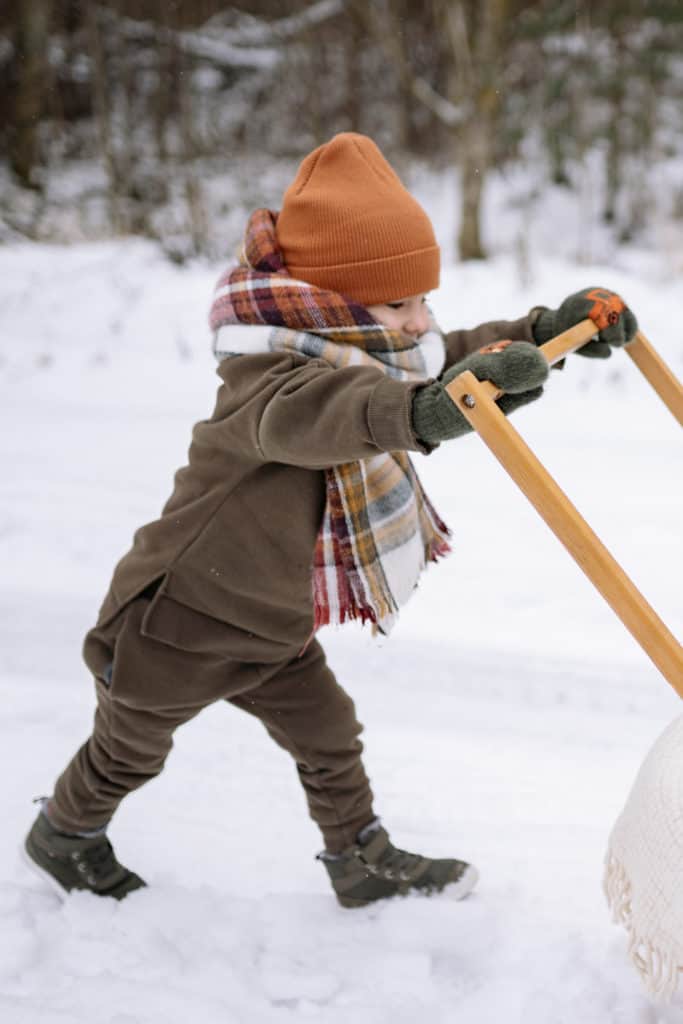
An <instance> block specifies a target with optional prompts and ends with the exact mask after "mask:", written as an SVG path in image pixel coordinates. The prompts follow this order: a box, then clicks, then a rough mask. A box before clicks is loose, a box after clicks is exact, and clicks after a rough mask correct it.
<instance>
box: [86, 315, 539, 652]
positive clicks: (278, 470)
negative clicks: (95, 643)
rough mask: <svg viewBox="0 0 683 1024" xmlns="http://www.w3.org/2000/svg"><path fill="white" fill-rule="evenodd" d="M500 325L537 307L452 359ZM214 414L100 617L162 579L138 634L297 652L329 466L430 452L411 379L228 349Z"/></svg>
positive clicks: (200, 428) (456, 336)
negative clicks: (415, 420) (416, 428)
mask: <svg viewBox="0 0 683 1024" xmlns="http://www.w3.org/2000/svg"><path fill="white" fill-rule="evenodd" d="M501 338H511V339H513V340H519V341H530V342H533V336H532V333H531V320H530V319H529V318H528V317H524V318H523V319H521V320H516V321H512V322H510V321H495V322H492V323H487V324H483V325H482V326H480V327H477V328H475V329H474V330H470V331H454V332H452V333H450V334H448V335H446V338H445V340H446V351H447V357H446V366H447V367H448V366H451V365H452V364H453V363H455V362H457V361H458V360H459V359H462V357H463V356H465V355H467V354H468V353H469V352H472V351H474V350H476V349H478V348H480V347H481V346H482V345H487V344H490V343H491V342H493V341H497V340H499V339H501ZM218 374H219V376H220V377H221V379H222V384H221V386H220V387H219V390H218V395H217V399H216V407H215V409H214V412H213V415H212V416H211V418H210V419H208V420H203V421H202V422H200V423H198V424H197V425H196V426H195V428H194V431H193V434H192V443H191V446H190V451H189V459H188V465H187V466H184V467H183V468H182V469H180V470H179V471H178V472H177V473H176V477H175V487H174V490H173V493H172V495H171V497H170V498H169V500H168V502H167V503H166V505H165V506H164V509H163V511H162V514H161V517H160V518H159V519H157V520H155V521H154V522H152V523H148V524H147V525H145V526H143V527H141V528H140V529H139V530H138V531H137V532H136V534H135V538H134V541H133V546H132V548H131V549H130V551H129V552H128V553H127V554H126V555H124V557H123V558H122V559H121V561H120V562H119V563H118V565H117V566H116V569H115V571H114V575H113V579H112V583H111V587H110V590H109V592H108V594H107V596H106V598H105V601H104V604H103V605H102V608H101V610H100V615H99V619H98V625H100V626H102V625H104V624H106V623H107V622H108V621H110V620H111V619H112V618H113V616H114V615H115V614H116V613H117V612H118V611H119V610H120V609H121V608H122V607H124V606H125V605H126V604H127V603H128V602H129V601H130V600H131V599H132V598H133V597H135V596H136V595H137V594H139V593H140V592H141V591H142V590H144V589H146V588H147V587H148V586H149V585H150V584H152V583H155V582H158V581H160V585H159V588H158V590H157V592H156V595H155V597H154V599H153V601H152V602H151V603H150V605H149V608H148V610H147V613H146V615H145V618H144V620H143V623H142V627H141V629H142V633H143V635H145V636H150V637H153V638H154V639H157V640H160V641H162V642H164V643H167V644H170V645H171V646H174V647H177V648H179V649H181V650H185V651H197V652H203V653H215V654H216V655H221V654H222V655H225V656H228V657H230V658H231V659H237V660H243V661H246V662H259V663H266V664H268V663H275V662H281V661H285V660H287V659H288V658H291V657H294V656H295V655H296V654H297V653H298V652H299V651H300V650H301V648H302V647H303V646H304V644H305V643H306V641H307V640H308V638H309V636H310V633H311V629H312V622H313V602H312V590H311V563H312V558H313V550H314V547H315V541H316V537H317V534H318V530H319V528H320V523H321V519H322V513H323V508H324V503H325V480H324V474H323V473H322V472H321V471H322V470H323V469H325V468H326V467H328V466H331V465H335V464H338V463H343V462H350V461H352V460H354V459H364V458H369V457H371V456H373V455H376V454H377V453H378V452H380V451H389V452H390V451H424V450H425V449H424V448H423V447H422V445H421V444H420V442H419V441H418V439H417V438H416V436H415V434H414V432H413V428H412V422H411V405H412V398H413V392H414V391H415V389H416V388H417V387H420V386H422V384H423V383H424V382H421V384H414V383H403V382H399V381H396V380H393V379H392V378H390V377H387V376H386V375H385V374H384V373H382V371H381V370H379V369H375V368H374V367H365V366H363V367H359V366H354V367H348V368H345V369H333V368H332V367H330V366H329V365H328V364H327V363H325V362H323V361H322V360H319V359H307V358H306V357H304V356H300V355H298V354H296V353H282V352H277V353H267V354H262V355H255V356H249V355H243V356H237V357H235V358H232V359H226V360H224V361H223V362H222V363H221V364H220V365H219V367H218Z"/></svg>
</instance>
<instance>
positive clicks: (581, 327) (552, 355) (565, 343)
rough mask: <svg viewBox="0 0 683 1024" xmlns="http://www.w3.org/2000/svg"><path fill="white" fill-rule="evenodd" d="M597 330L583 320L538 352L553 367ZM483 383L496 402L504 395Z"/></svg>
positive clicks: (499, 389) (500, 389) (492, 384)
mask: <svg viewBox="0 0 683 1024" xmlns="http://www.w3.org/2000/svg"><path fill="white" fill-rule="evenodd" d="M597 330H598V329H597V327H596V326H595V324H594V323H593V321H592V320H582V321H581V323H578V324H575V325H574V326H573V327H570V328H569V330H568V331H563V332H562V334H558V335H556V336H555V337H554V338H551V339H550V341H546V343H545V345H540V346H539V349H538V351H539V352H542V353H543V355H544V356H545V358H546V360H547V361H548V363H549V364H550V366H553V365H554V364H555V363H559V361H560V359H564V357H565V356H567V355H569V353H570V352H575V351H576V349H577V348H581V346H582V345H585V344H586V342H587V341H590V339H591V338H592V337H593V335H595V334H597ZM481 383H482V384H483V387H484V391H485V393H486V394H487V395H488V396H489V398H492V399H493V400H494V401H495V399H496V398H500V396H501V395H502V394H504V391H503V390H502V388H499V387H496V385H495V384H494V383H493V381H490V380H485V381H481Z"/></svg>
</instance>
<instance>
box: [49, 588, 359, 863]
mask: <svg viewBox="0 0 683 1024" xmlns="http://www.w3.org/2000/svg"><path fill="white" fill-rule="evenodd" d="M146 607H147V600H146V599H145V598H138V599H136V600H134V601H132V602H131V603H130V604H129V605H127V606H126V607H125V609H124V610H123V611H122V612H121V613H120V614H119V615H118V616H117V617H116V619H115V620H114V622H113V623H111V624H110V625H108V626H107V627H106V628H104V629H98V628H95V629H94V630H91V632H90V633H89V634H88V636H87V637H86V642H85V648H84V656H85V660H86V663H87V664H88V667H89V668H90V670H91V671H92V673H93V675H94V676H95V682H96V688H97V710H96V712H95V724H94V729H93V733H92V735H91V736H90V738H89V739H88V740H87V742H86V743H84V744H83V746H82V747H81V748H80V750H78V752H77V753H76V755H75V756H74V758H73V759H72V761H71V762H70V763H69V765H68V766H67V767H66V769H65V771H64V772H63V773H62V775H61V776H60V777H59V779H58V780H57V783H56V785H55V790H54V794H53V796H52V798H51V800H50V805H49V813H50V819H51V820H52V821H53V822H54V824H55V825H56V827H57V828H60V829H62V830H63V831H65V832H82V831H90V830H94V829H97V828H100V827H102V826H103V825H105V824H106V823H107V822H108V821H109V819H110V818H111V816H112V815H113V813H114V811H115V810H116V808H117V807H118V805H119V803H120V802H121V800H122V799H123V798H124V797H125V796H126V795H127V794H128V793H130V792H132V791H133V790H134V789H137V788H138V787H139V786H142V785H143V784H144V783H145V782H147V781H148V780H149V779H152V778H154V777H155V776H156V775H158V774H159V772H161V770H162V768H163V766H164V761H165V759H166V756H167V754H168V753H169V751H170V749H171V746H172V744H173V733H174V731H175V730H176V729H177V728H178V726H180V725H183V723H185V722H187V721H189V720H190V719H191V718H193V717H194V716H195V715H196V714H198V713H199V712H200V711H201V710H202V708H204V707H206V706H207V705H209V704H211V703H213V702H215V701H217V700H227V701H229V703H231V704H233V705H235V707H238V708H240V709H241V710H242V711H247V712H249V714H252V715H255V716H256V717H257V718H259V719H260V720H261V721H262V722H263V724H264V726H265V728H266V729H267V731H268V733H269V734H270V736H271V737H272V738H273V739H274V740H275V742H276V743H278V744H279V745H280V746H281V747H283V748H284V749H285V750H286V751H288V752H289V753H290V754H291V755H292V757H293V758H294V760H295V762H296V767H297V771H298V774H299V778H300V780H301V784H302V786H303V788H304V792H305V794H306V799H307V801H308V807H309V811H310V815H311V817H312V818H313V820H314V821H315V822H316V823H317V825H318V826H319V828H320V830H321V832H322V834H323V838H324V841H325V846H326V848H327V849H328V850H329V851H331V852H335V853H336V852H339V851H340V850H342V849H344V847H346V846H348V845H349V844H351V843H353V841H354V839H355V837H356V834H357V832H358V830H359V829H360V828H362V827H363V826H364V825H366V824H368V822H369V821H371V820H372V818H373V817H374V814H373V810H372V793H371V791H370V786H369V783H368V779H367V776H366V774H365V770H364V768H363V764H362V761H361V752H362V749H363V747H362V744H361V742H360V740H359V738H358V737H359V734H360V732H361V730H362V726H361V725H360V723H359V722H358V720H357V719H356V714H355V709H354V705H353V701H352V700H351V698H350V697H349V696H348V694H346V693H345V692H344V690H343V689H342V688H341V686H340V685H339V684H338V683H337V681H336V679H335V677H334V675H333V673H332V672H331V670H330V669H329V668H328V666H327V664H326V661H325V655H324V652H323V650H322V648H321V646H320V645H319V644H318V643H317V642H315V641H314V642H313V643H311V644H310V646H309V647H308V649H307V650H306V652H305V654H304V655H303V656H302V657H300V658H299V657H296V658H293V659H292V660H290V661H287V662H284V663H282V664H279V665H267V666H264V665H245V664H244V663H239V662H230V661H227V660H226V659H225V657H222V656H221V657H219V656H216V655H212V654H210V653H202V654H198V653H195V652H188V651H183V650H180V649H178V648H176V647H173V646H170V645H169V644H165V643H161V642H160V641H158V640H154V639H152V638H150V637H146V636H143V635H141V633H140V622H141V620H142V616H143V614H144V611H145V609H146Z"/></svg>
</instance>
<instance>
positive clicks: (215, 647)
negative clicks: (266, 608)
mask: <svg viewBox="0 0 683 1024" xmlns="http://www.w3.org/2000/svg"><path fill="white" fill-rule="evenodd" d="M168 582H169V576H168V575H167V576H166V577H165V578H164V579H163V581H162V583H161V585H160V587H159V589H158V590H157V592H156V593H155V594H154V596H153V597H152V599H151V601H150V602H149V605H148V606H147V608H146V610H145V613H144V615H143V617H142V621H141V624H140V633H141V635H142V636H144V637H147V638H149V639H151V640H156V641H158V642H159V643H162V644H166V645H167V646H169V647H173V648H175V649H176V650H179V651H187V652H189V653H192V654H205V655H219V656H221V657H222V658H225V659H228V660H230V661H238V662H242V663H251V664H254V665H256V664H259V663H261V662H262V661H263V660H266V661H269V660H271V658H272V655H271V658H268V657H265V659H264V655H265V654H266V652H265V650H264V645H265V644H266V643H267V642H264V641H263V640H261V638H259V637H257V636H255V635H254V634H252V633H246V632H245V631H244V630H242V629H238V628H237V627H236V626H232V625H231V624H230V623H228V622H224V621H223V620H222V619H216V618H214V617H213V616H211V615H208V614H207V613H206V612H204V611H198V610H197V609H195V608H192V607H191V606H190V605H188V604H185V603H184V602H182V601H179V600H178V599H177V598H176V597H172V596H171V595H170V594H169V593H168V590H167V587H168ZM268 646H271V645H268ZM280 657H282V654H280Z"/></svg>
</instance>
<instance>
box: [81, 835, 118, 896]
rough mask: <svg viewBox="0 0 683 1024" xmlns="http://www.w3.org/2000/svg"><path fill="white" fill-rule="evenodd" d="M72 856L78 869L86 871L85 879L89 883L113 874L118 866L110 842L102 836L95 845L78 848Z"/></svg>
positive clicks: (94, 882)
mask: <svg viewBox="0 0 683 1024" xmlns="http://www.w3.org/2000/svg"><path fill="white" fill-rule="evenodd" d="M72 856H73V857H74V860H76V861H77V862H78V870H79V871H80V872H82V873H83V874H85V873H86V872H87V881H88V883H89V884H90V885H95V884H96V883H97V882H101V881H102V879H104V878H107V877H108V876H109V875H113V874H114V873H115V872H116V870H117V869H118V866H119V865H118V863H117V861H116V857H115V856H114V850H113V847H112V845H111V843H110V842H109V840H108V839H106V838H104V837H103V839H102V841H101V842H99V843H97V844H96V845H94V846H90V847H87V848H86V849H85V850H80V851H78V855H77V856H74V855H72Z"/></svg>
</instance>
